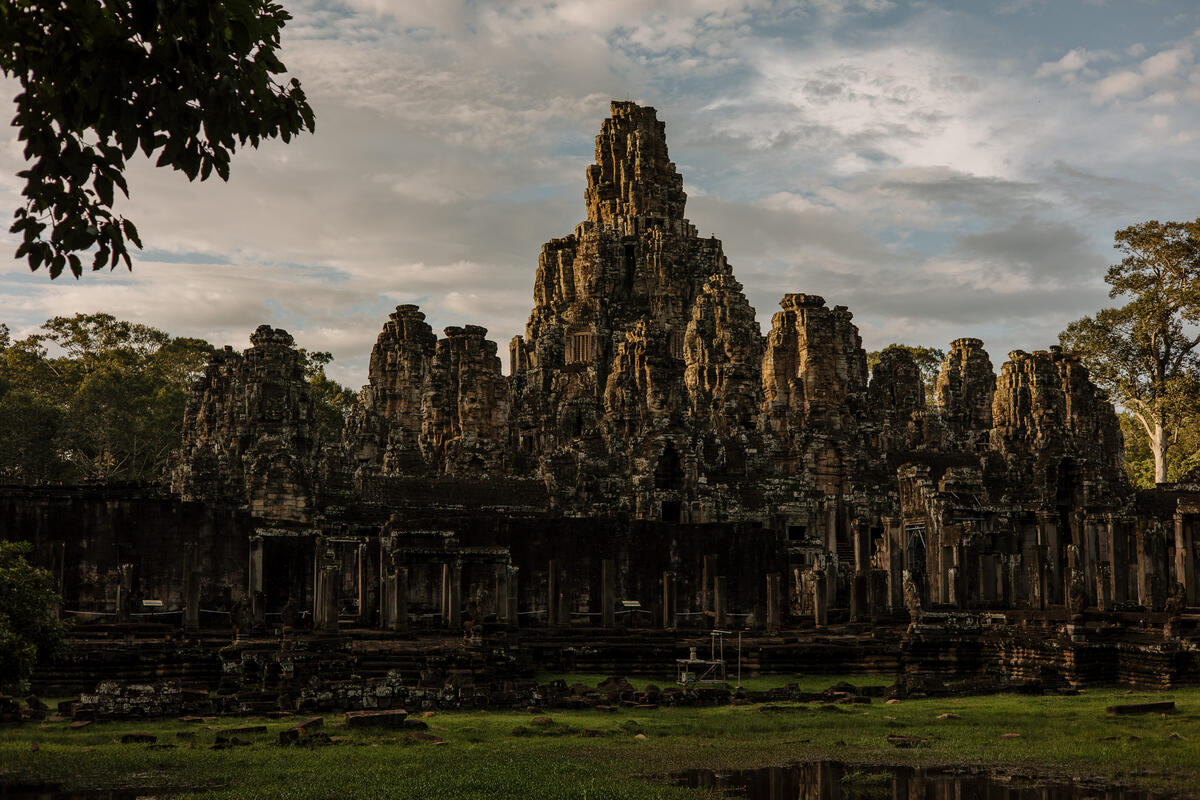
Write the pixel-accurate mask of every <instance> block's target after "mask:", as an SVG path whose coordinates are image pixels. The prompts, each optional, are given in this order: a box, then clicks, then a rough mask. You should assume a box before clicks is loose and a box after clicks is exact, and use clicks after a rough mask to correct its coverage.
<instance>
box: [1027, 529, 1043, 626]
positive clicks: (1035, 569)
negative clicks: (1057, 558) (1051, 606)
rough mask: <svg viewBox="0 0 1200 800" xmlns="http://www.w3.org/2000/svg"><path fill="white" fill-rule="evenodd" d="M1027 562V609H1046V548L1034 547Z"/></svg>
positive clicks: (1041, 546)
mask: <svg viewBox="0 0 1200 800" xmlns="http://www.w3.org/2000/svg"><path fill="white" fill-rule="evenodd" d="M1031 555H1032V558H1031V559H1030V562H1029V607H1030V608H1032V609H1034V610H1035V611H1042V610H1044V609H1045V608H1046V546H1045V545H1040V544H1038V545H1034V546H1033V551H1032V553H1031Z"/></svg>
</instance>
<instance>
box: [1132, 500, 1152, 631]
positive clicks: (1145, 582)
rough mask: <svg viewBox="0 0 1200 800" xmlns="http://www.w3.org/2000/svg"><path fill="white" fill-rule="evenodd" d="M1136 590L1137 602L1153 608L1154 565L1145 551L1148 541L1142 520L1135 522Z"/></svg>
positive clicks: (1147, 607)
mask: <svg viewBox="0 0 1200 800" xmlns="http://www.w3.org/2000/svg"><path fill="white" fill-rule="evenodd" d="M1136 535H1137V592H1138V604H1139V605H1141V606H1143V607H1144V608H1146V609H1147V610H1149V609H1152V608H1154V600H1153V598H1151V596H1150V594H1151V591H1150V589H1151V587H1150V584H1151V576H1153V574H1154V567H1153V566H1152V565H1151V564H1150V554H1149V553H1147V552H1146V549H1147V547H1148V546H1149V544H1150V543H1149V542H1148V541H1147V538H1148V537H1147V536H1146V525H1145V523H1144V522H1141V521H1139V522H1138V523H1137V534H1136Z"/></svg>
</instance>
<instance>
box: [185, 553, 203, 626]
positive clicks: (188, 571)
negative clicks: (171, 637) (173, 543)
mask: <svg viewBox="0 0 1200 800" xmlns="http://www.w3.org/2000/svg"><path fill="white" fill-rule="evenodd" d="M199 628H200V571H199V570H198V569H196V546H195V545H194V544H188V545H184V551H183V629H184V630H185V631H195V630H199Z"/></svg>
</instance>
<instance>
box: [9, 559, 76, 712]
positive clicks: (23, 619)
mask: <svg viewBox="0 0 1200 800" xmlns="http://www.w3.org/2000/svg"><path fill="white" fill-rule="evenodd" d="M28 552H29V545H28V544H26V543H25V542H4V541H0V691H4V692H21V691H25V690H26V689H27V688H28V681H29V676H30V675H32V674H33V669H34V667H35V666H36V664H37V663H38V662H43V663H44V662H46V661H47V660H49V659H52V658H54V657H55V656H57V655H59V654H60V653H61V652H62V647H63V634H64V633H65V628H64V626H63V623H62V622H61V621H60V620H59V619H58V604H59V602H60V601H59V597H58V594H57V593H56V592H55V591H54V579H53V578H52V577H51V576H50V573H49V572H47V571H46V570H44V569H39V568H37V567H32V566H30V564H29V562H28V561H26V560H25V555H26V554H27V553H28Z"/></svg>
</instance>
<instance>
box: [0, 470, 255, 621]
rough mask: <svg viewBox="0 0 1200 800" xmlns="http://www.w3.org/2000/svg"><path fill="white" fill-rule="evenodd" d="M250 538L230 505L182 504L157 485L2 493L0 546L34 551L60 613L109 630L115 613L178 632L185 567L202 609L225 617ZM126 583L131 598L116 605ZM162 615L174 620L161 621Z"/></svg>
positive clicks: (242, 575) (238, 589) (238, 587)
mask: <svg viewBox="0 0 1200 800" xmlns="http://www.w3.org/2000/svg"><path fill="white" fill-rule="evenodd" d="M252 530H253V523H252V520H251V518H250V516H249V515H248V514H247V513H246V511H244V510H239V509H238V508H237V507H235V506H233V505H231V504H224V505H221V504H215V503H203V504H202V503H192V502H181V501H179V500H178V499H177V498H172V497H169V496H167V495H166V494H165V493H163V492H161V491H160V490H159V489H157V488H156V487H150V486H136V485H131V486H103V487H101V486H95V487H43V488H26V487H0V538H3V539H6V540H11V541H26V542H31V543H32V544H33V554H32V558H33V561H34V562H35V563H37V564H38V565H40V566H43V567H45V568H46V569H49V570H50V572H51V574H52V575H53V576H54V577H55V580H56V583H57V585H58V587H59V589H60V591H61V593H62V597H63V607H64V609H66V610H67V611H82V612H90V613H94V614H97V615H100V617H98V618H99V619H101V620H103V621H108V622H113V621H116V619H117V614H118V612H120V613H121V615H122V618H123V619H126V620H127V621H142V622H159V621H166V622H167V623H168V624H170V625H173V626H178V625H179V624H180V622H181V618H180V616H179V615H178V614H179V613H180V612H181V611H182V609H183V606H184V602H185V592H184V589H185V582H186V573H187V571H188V570H189V569H190V570H195V571H196V572H198V573H199V574H200V578H199V591H200V595H199V597H200V606H201V607H202V608H205V609H213V610H223V611H226V612H228V611H229V609H230V608H231V606H232V604H233V603H234V602H236V601H237V600H239V599H242V598H244V597H245V591H246V565H247V553H248V542H249V537H250V533H251V531H252ZM123 581H124V582H125V584H126V588H127V590H128V591H127V593H126V594H125V596H124V597H119V594H120V593H119V591H118V589H119V587H120V586H121V584H122V582H123ZM121 600H123V601H124V608H119V606H118V603H119V601H121ZM143 600H161V601H162V603H163V605H162V606H161V608H160V607H157V606H155V607H143V606H142V601H143ZM160 612H176V615H175V616H164V617H163V619H162V620H160V619H159V618H158V617H157V616H155V615H157V614H158V613H160ZM143 615H144V616H143ZM68 616H73V615H68ZM212 621H213V620H211V619H210V620H209V622H212ZM226 621H227V620H226Z"/></svg>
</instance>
